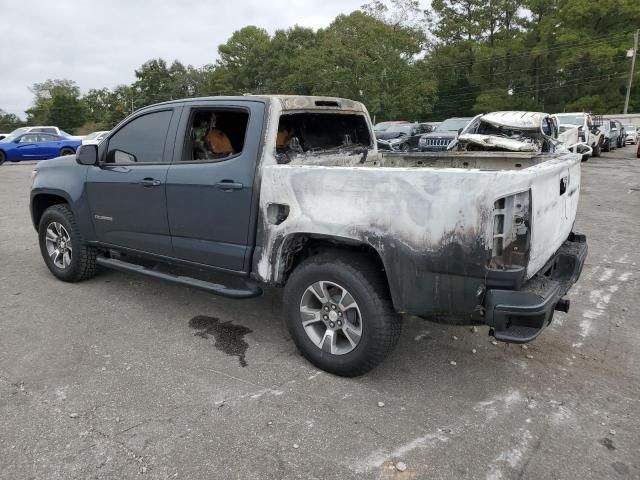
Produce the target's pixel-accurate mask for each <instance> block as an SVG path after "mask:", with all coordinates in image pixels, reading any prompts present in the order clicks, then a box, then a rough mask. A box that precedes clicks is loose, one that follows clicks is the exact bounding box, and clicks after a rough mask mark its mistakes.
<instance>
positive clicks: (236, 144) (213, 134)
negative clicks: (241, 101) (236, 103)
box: [183, 109, 249, 161]
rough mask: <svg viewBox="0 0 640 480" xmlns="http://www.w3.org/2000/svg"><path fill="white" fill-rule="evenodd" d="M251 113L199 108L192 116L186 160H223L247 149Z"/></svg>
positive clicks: (184, 159)
mask: <svg viewBox="0 0 640 480" xmlns="http://www.w3.org/2000/svg"><path fill="white" fill-rule="evenodd" d="M248 122H249V114H248V112H246V111H244V110H229V109H224V110H222V109H220V110H197V111H195V112H194V113H193V114H192V115H191V120H190V125H189V129H188V137H187V141H186V148H185V153H184V155H183V161H194V160H203V161H206V160H220V159H225V158H227V157H231V156H233V155H236V154H239V153H241V152H242V149H243V148H244V141H245V134H246V132H247V123H248Z"/></svg>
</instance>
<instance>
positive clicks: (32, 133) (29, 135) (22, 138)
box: [16, 132, 41, 145]
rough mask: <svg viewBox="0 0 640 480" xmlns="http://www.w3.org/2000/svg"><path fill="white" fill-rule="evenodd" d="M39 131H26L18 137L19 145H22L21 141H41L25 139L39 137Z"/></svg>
mask: <svg viewBox="0 0 640 480" xmlns="http://www.w3.org/2000/svg"><path fill="white" fill-rule="evenodd" d="M38 133H39V132H28V133H25V134H23V135H22V136H21V137H20V138H19V139H18V141H17V142H16V143H17V144H18V145H20V144H21V143H41V142H38V141H37V140H25V138H27V137H35V138H37V137H36V135H38Z"/></svg>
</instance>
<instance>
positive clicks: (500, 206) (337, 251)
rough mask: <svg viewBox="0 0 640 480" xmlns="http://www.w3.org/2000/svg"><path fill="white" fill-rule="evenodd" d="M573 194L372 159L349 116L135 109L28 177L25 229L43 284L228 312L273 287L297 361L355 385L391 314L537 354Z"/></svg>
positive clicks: (529, 171) (549, 175) (299, 108)
mask: <svg viewBox="0 0 640 480" xmlns="http://www.w3.org/2000/svg"><path fill="white" fill-rule="evenodd" d="M456 133H457V132H456ZM579 195H580V156H579V155H575V154H573V153H570V152H565V153H559V152H548V153H533V152H523V153H513V152H447V153H445V154H439V153H395V152H388V153H387V152H385V153H380V152H379V151H378V149H377V147H376V141H375V137H374V134H373V129H372V126H371V121H370V119H369V115H368V112H367V110H366V108H365V107H364V105H362V104H361V103H358V102H354V101H351V100H346V99H340V98H328V97H303V96H241V97H209V98H190V99H185V100H176V101H170V102H165V103H161V104H158V105H153V106H149V107H145V108H142V109H140V110H137V111H136V112H134V113H132V114H131V115H130V116H129V117H127V118H126V119H125V120H123V121H122V122H121V123H120V124H119V125H117V126H116V127H115V128H114V129H113V130H112V131H111V132H110V133H109V134H108V136H107V138H105V139H104V140H103V141H102V142H100V144H99V145H83V146H82V147H81V148H80V150H79V153H78V155H77V156H67V157H62V158H58V159H55V160H50V161H47V162H43V163H40V164H38V165H37V167H36V169H35V171H34V174H33V184H32V188H31V203H30V211H31V217H32V221H33V225H34V227H35V229H36V231H37V234H38V239H39V243H40V251H41V254H42V257H43V260H44V262H45V264H46V265H47V267H48V268H49V270H50V271H51V273H52V274H53V275H54V276H56V277H57V278H58V279H60V280H63V281H67V282H78V281H81V280H85V279H88V278H90V277H92V276H94V275H95V274H96V273H98V267H100V266H101V267H106V268H113V269H117V270H123V271H126V272H132V273H137V274H142V275H147V276H151V277H154V278H158V279H163V280H166V281H169V282H173V283H176V284H179V285H183V286H188V287H192V288H198V289H202V290H205V291H207V292H210V293H214V294H218V295H224V296H227V297H230V298H236V299H242V298H251V297H255V296H257V295H260V294H261V293H262V288H263V286H264V285H270V286H276V287H284V301H283V305H284V310H285V311H284V313H285V318H286V324H287V327H288V330H289V332H290V334H291V336H292V338H293V340H294V341H295V344H296V345H297V347H298V348H299V349H300V351H301V352H302V353H303V355H304V356H305V357H306V358H307V359H308V360H309V361H310V362H312V363H313V364H314V365H316V366H317V367H319V368H321V369H324V370H326V371H329V372H332V373H335V374H338V375H344V376H355V375H360V374H363V373H365V372H366V371H368V370H370V369H371V368H373V367H375V366H376V365H377V364H379V363H380V362H381V361H382V360H383V359H384V358H385V357H386V356H387V355H388V354H389V353H390V352H391V350H392V349H393V347H394V346H395V345H396V343H397V341H398V338H399V336H400V331H401V314H413V315H417V316H420V317H427V318H438V319H440V320H441V321H448V322H451V323H458V324H484V325H487V326H488V327H489V328H490V332H491V334H492V335H494V337H495V338H496V339H497V340H500V341H505V342H515V343H524V342H529V341H531V340H533V339H534V338H536V337H537V336H538V335H539V334H540V333H541V332H542V330H543V329H544V328H545V327H546V326H547V325H548V324H549V323H550V322H551V320H552V318H553V315H554V311H556V310H561V311H564V312H566V311H568V309H569V301H568V300H566V299H564V295H565V294H566V293H567V291H568V290H569V289H570V288H571V286H572V285H573V284H574V283H575V282H576V281H577V279H578V277H579V276H580V273H581V270H582V266H583V264H584V261H585V257H586V254H587V244H586V238H585V237H584V236H583V235H580V234H577V233H575V232H574V231H573V225H574V222H575V218H576V212H577V208H578V197H579ZM212 272H218V273H224V274H227V277H226V278H227V280H225V283H226V285H223V284H220V283H213V282H212V281H211V280H209V273H212Z"/></svg>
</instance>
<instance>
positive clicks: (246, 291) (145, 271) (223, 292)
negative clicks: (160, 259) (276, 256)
mask: <svg viewBox="0 0 640 480" xmlns="http://www.w3.org/2000/svg"><path fill="white" fill-rule="evenodd" d="M96 263H97V264H98V265H100V266H102V267H105V268H113V269H114V270H120V271H121V272H131V273H139V274H141V275H146V276H148V277H153V278H159V279H160V280H165V281H167V282H171V283H177V284H178V285H184V286H185V287H191V288H198V289H200V290H204V291H205V292H209V293H213V294H215V295H220V296H222V297H228V298H235V299H238V300H241V299H245V298H253V297H259V296H260V295H262V289H261V288H259V287H255V288H249V287H247V288H229V287H225V286H224V285H220V284H217V283H211V282H207V281H205V280H198V279H197V278H192V277H183V276H178V275H172V274H170V273H164V272H159V271H157V270H152V269H150V268H147V267H143V266H142V265H136V264H135V263H128V262H123V261H122V260H117V259H115V258H107V257H101V256H99V257H97V258H96Z"/></svg>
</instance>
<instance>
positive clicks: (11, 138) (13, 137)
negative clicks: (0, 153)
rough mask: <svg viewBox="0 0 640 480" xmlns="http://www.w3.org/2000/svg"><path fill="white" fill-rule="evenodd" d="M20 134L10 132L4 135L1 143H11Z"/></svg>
mask: <svg viewBox="0 0 640 480" xmlns="http://www.w3.org/2000/svg"><path fill="white" fill-rule="evenodd" d="M19 136H20V134H17V135H14V134H13V133H10V134H9V135H7V136H6V137H4V138H3V139H2V140H0V143H10V142H13V141H14V140H15V139H16V138H18V137H19Z"/></svg>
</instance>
